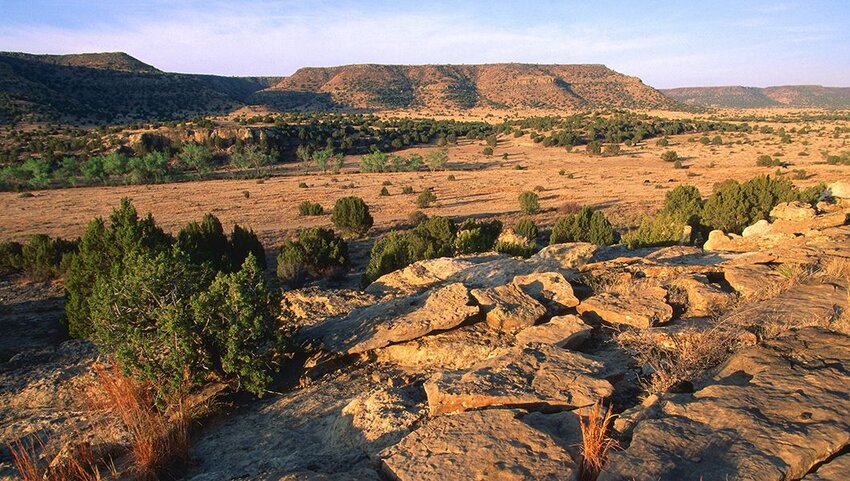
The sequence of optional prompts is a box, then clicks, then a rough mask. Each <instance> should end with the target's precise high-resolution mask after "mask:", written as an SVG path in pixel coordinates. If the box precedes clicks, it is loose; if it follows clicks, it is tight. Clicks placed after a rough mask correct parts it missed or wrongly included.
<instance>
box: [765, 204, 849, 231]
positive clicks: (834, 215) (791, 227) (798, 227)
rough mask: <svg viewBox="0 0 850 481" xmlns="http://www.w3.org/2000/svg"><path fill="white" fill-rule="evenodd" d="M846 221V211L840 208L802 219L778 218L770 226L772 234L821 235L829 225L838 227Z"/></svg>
mask: <svg viewBox="0 0 850 481" xmlns="http://www.w3.org/2000/svg"><path fill="white" fill-rule="evenodd" d="M846 223H847V211H844V210H840V211H837V212H830V213H828V214H822V215H819V216H816V217H812V218H809V219H802V220H783V219H778V220H777V221H776V222H774V223H773V225H772V226H771V228H770V233H771V234H774V235H782V234H784V235H786V236H788V235H795V234H804V235H808V236H812V235H821V231H823V230H825V229H829V228H830V227H840V226H843V225H845V224H846Z"/></svg>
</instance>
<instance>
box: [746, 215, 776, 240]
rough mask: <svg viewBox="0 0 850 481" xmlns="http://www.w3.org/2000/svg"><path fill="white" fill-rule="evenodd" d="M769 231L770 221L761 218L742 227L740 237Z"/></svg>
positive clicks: (758, 234) (753, 235)
mask: <svg viewBox="0 0 850 481" xmlns="http://www.w3.org/2000/svg"><path fill="white" fill-rule="evenodd" d="M769 232H770V222H768V221H766V220H764V219H761V220H759V221H756V223H755V224H753V225H751V226H748V227H746V228H744V232H742V233H741V237H744V238H747V237H755V236H760V235H764V234H767V233H769Z"/></svg>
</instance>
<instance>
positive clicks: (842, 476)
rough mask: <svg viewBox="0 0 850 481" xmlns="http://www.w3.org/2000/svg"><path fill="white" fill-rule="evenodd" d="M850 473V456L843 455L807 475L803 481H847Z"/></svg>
mask: <svg viewBox="0 0 850 481" xmlns="http://www.w3.org/2000/svg"><path fill="white" fill-rule="evenodd" d="M848 473H850V454H842V455H841V456H838V457H836V458H835V459H832V460H830V461H827V462H826V463H825V464H823V465H821V466H819V467H818V468H817V471H815V472H814V473H809V474H807V475H806V476H805V477H804V478H803V479H802V481H845V480H846V479H847V475H848Z"/></svg>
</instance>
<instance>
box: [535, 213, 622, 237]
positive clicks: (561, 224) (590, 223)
mask: <svg viewBox="0 0 850 481" xmlns="http://www.w3.org/2000/svg"><path fill="white" fill-rule="evenodd" d="M549 242H550V244H560V243H564V242H590V243H593V244H596V245H601V246H606V245H611V244H613V243H614V228H613V227H612V226H611V223H610V222H608V219H607V218H606V217H605V215H604V214H603V213H602V212H599V211H595V210H593V209H592V208H590V207H582V208H581V210H579V211H578V212H577V213H575V214H572V215H569V216H567V217H563V218H561V219H558V221H557V222H555V225H554V226H552V234H551V237H550V239H549Z"/></svg>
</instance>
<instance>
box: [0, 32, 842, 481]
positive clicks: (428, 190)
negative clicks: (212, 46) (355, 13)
mask: <svg viewBox="0 0 850 481" xmlns="http://www.w3.org/2000/svg"><path fill="white" fill-rule="evenodd" d="M0 45H2V44H0ZM848 142H850V88H838V87H836V88H832V87H821V86H809V85H796V86H795V85H792V86H780V87H768V88H756V87H693V88H691V87H686V88H674V89H656V88H653V87H652V86H650V85H647V84H645V83H644V82H643V81H641V80H640V79H638V78H637V77H634V76H629V75H626V74H623V73H619V72H617V71H614V70H612V69H610V68H608V67H606V66H604V65H596V64H593V65H591V64H581V65H578V64H560V65H558V64H549V65H543V64H532V63H492V64H485V63H482V64H475V65H473V64H464V65H450V64H442V65H388V64H357V65H346V66H339V67H313V68H300V69H298V70H296V71H295V72H294V73H293V74H292V75H288V76H278V77H229V76H215V75H200V74H197V75H196V74H182V73H180V74H178V73H170V72H165V71H163V70H160V69H158V68H156V67H155V66H152V65H148V64H146V63H144V62H142V61H140V60H138V59H136V58H134V57H132V56H130V55H128V54H125V53H92V54H72V55H33V54H24V53H0V188H2V191H0V205H2V217H0V275H1V276H2V277H0V307H2V309H0V328H2V330H3V332H4V336H2V340H0V413H2V418H0V445H2V447H0V479H24V480H27V481H29V480H36V479H48V480H96V479H186V480H192V481H213V480H228V479H263V480H272V479H274V480H348V479H357V480H360V479H363V480H401V481H409V480H437V479H450V480H455V479H457V480H484V479H486V480H491V479H492V480H525V479H529V480H531V479H547V480H581V481H587V480H600V481H602V480H605V481H613V480H624V481H625V480H646V481H649V480H671V481H677V480H695V481H696V480H702V481H715V480H717V481H723V480H733V479H736V480H737V479H740V480H764V481H780V480H782V481H784V480H804V481H827V480H829V481H840V480H845V479H847V476H848V474H847V473H848V472H850V416H849V415H848V412H850V383H848V379H850V377H848V376H850V306H849V305H848V304H849V303H850V295H848V287H850V146H848Z"/></svg>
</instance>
